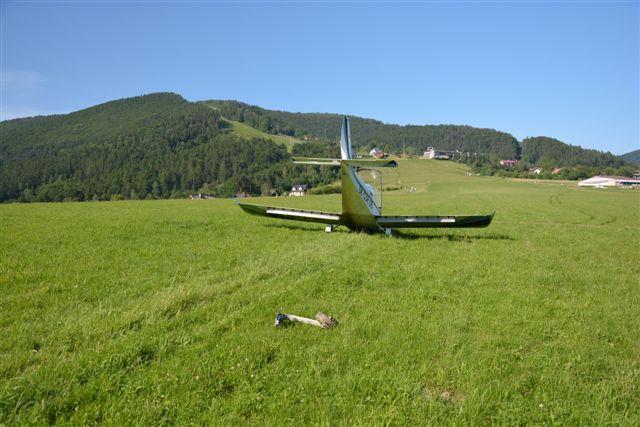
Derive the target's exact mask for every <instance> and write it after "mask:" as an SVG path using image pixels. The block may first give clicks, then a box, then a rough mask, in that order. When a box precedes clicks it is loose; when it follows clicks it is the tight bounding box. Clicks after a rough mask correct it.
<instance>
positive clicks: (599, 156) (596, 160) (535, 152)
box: [521, 136, 625, 168]
mask: <svg viewBox="0 0 640 427" xmlns="http://www.w3.org/2000/svg"><path fill="white" fill-rule="evenodd" d="M521 147H522V150H521V155H522V160H523V161H525V162H527V163H530V164H532V165H538V166H541V167H546V168H551V167H565V166H589V167H596V168H597V167H620V166H623V165H624V164H625V161H624V160H623V159H621V158H619V157H618V156H615V155H613V154H611V153H603V152H601V151H597V150H588V149H585V148H582V147H576V146H575V145H569V144H565V143H564V142H562V141H558V140H557V139H553V138H547V137H545V136H538V137H534V138H525V139H523V140H522V144H521Z"/></svg>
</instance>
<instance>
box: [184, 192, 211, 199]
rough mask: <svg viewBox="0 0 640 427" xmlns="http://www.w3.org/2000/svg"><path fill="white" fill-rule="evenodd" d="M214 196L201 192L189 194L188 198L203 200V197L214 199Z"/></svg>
mask: <svg viewBox="0 0 640 427" xmlns="http://www.w3.org/2000/svg"><path fill="white" fill-rule="evenodd" d="M214 198H215V196H213V195H211V194H202V193H198V194H191V195H190V196H189V200H203V199H214Z"/></svg>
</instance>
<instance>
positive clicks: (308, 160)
mask: <svg viewBox="0 0 640 427" xmlns="http://www.w3.org/2000/svg"><path fill="white" fill-rule="evenodd" d="M293 163H295V164H296V165H320V166H340V159H316V158H313V157H294V158H293Z"/></svg>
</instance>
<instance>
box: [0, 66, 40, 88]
mask: <svg viewBox="0 0 640 427" xmlns="http://www.w3.org/2000/svg"><path fill="white" fill-rule="evenodd" d="M44 80H45V79H44V76H43V75H42V74H40V73H38V72H37V71H30V70H0V90H2V92H3V93H4V92H33V91H35V90H37V89H39V88H40V87H41V85H42V83H43V82H44Z"/></svg>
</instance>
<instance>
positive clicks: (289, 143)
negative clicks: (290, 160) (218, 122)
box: [225, 119, 302, 151]
mask: <svg viewBox="0 0 640 427" xmlns="http://www.w3.org/2000/svg"><path fill="white" fill-rule="evenodd" d="M225 121H226V122H227V123H229V125H230V127H231V133H233V134H234V135H237V136H239V137H241V138H246V139H252V138H263V139H268V140H271V141H273V142H275V143H276V144H282V145H284V146H285V147H287V151H291V149H292V148H293V146H294V145H295V144H299V143H301V142H302V141H301V140H299V139H298V138H294V137H292V136H288V135H274V134H271V133H266V132H263V131H261V130H259V129H256V128H254V127H251V126H249V125H247V124H245V123H242V122H237V121H235V120H227V119H225Z"/></svg>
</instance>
